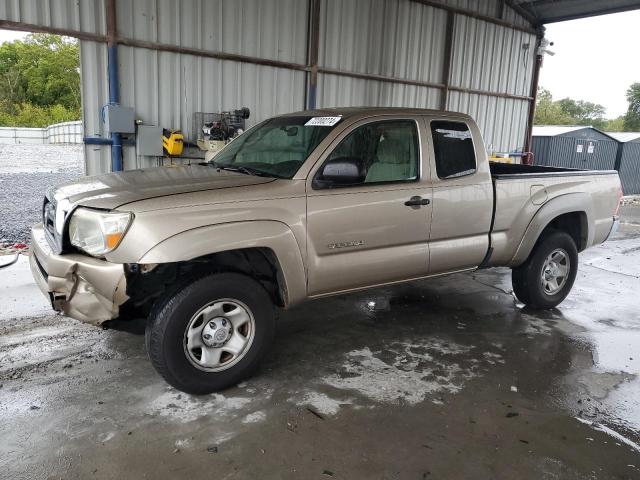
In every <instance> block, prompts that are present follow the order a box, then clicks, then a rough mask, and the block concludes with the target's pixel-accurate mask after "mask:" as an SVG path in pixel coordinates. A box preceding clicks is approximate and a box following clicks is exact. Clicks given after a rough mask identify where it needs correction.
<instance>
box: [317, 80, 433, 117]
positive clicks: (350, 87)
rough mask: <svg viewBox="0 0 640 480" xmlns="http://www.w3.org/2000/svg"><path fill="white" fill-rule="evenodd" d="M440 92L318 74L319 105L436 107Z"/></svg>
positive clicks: (426, 88)
mask: <svg viewBox="0 0 640 480" xmlns="http://www.w3.org/2000/svg"><path fill="white" fill-rule="evenodd" d="M441 95H442V92H441V90H440V89H437V88H428V87H421V86H414V85H403V84H399V83H390V82H380V81H377V80H365V79H360V78H351V77H343V76H338V75H330V74H319V75H318V102H317V103H318V105H317V106H318V107H319V108H323V107H335V106H341V107H361V106H379V107H417V108H433V109H435V108H438V105H439V103H440V96H441Z"/></svg>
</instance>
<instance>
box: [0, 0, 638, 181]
mask: <svg viewBox="0 0 640 480" xmlns="http://www.w3.org/2000/svg"><path fill="white" fill-rule="evenodd" d="M639 7H640V1H638V0H609V1H607V2H601V1H595V0H557V1H553V2H549V1H548V0H440V1H434V0H237V1H233V2H228V1H224V0H183V1H169V0H136V1H128V0H82V1H78V0H0V28H3V29H13V30H24V31H35V32H49V33H56V34H61V35H68V36H72V37H76V38H78V39H80V50H81V77H82V99H83V116H84V132H85V135H87V136H95V135H101V136H103V137H104V142H102V143H104V144H103V145H86V147H85V153H86V155H85V158H86V167H87V168H86V170H87V173H90V174H91V173H97V172H104V171H108V170H110V168H111V166H112V164H113V167H114V168H115V169H118V168H119V167H120V166H121V164H122V161H124V167H125V168H127V169H131V168H136V167H140V166H146V165H151V164H152V163H151V159H150V158H146V157H140V156H138V155H137V154H136V149H135V147H134V146H127V145H125V146H123V147H121V146H120V145H121V140H120V136H119V134H113V135H112V136H111V138H109V137H108V132H105V131H104V129H103V125H102V122H101V120H100V112H101V109H102V107H103V106H104V105H105V104H108V103H112V104H113V103H119V104H121V105H124V106H128V107H132V108H133V109H134V110H135V114H136V118H139V119H141V120H143V121H144V122H145V123H147V124H154V125H159V126H163V127H167V128H180V129H182V130H183V131H185V133H186V134H187V136H190V134H191V132H190V130H191V125H192V118H191V116H192V114H193V113H194V112H196V111H210V112H215V111H220V110H229V109H234V108H238V107H241V106H248V107H249V108H250V109H251V110H252V112H253V114H252V118H251V122H256V121H259V120H262V119H264V118H266V117H268V116H271V115H274V114H278V113H284V112H289V111H294V110H301V109H304V108H314V107H325V106H354V105H376V106H414V107H424V108H434V109H443V110H444V109H446V110H455V111H461V112H465V113H469V114H471V115H472V116H473V117H474V118H476V120H477V121H478V123H479V125H480V127H481V129H482V131H483V134H484V137H485V140H486V143H487V145H490V146H492V148H493V149H494V150H498V151H512V150H517V149H522V148H523V147H524V148H526V147H527V146H528V141H527V140H528V139H529V135H528V133H529V131H528V128H527V127H528V126H529V127H530V126H531V124H532V119H533V107H534V105H535V98H534V96H535V92H536V90H537V77H538V71H539V67H540V64H541V59H542V56H541V52H539V51H538V45H539V41H540V39H541V37H542V32H543V30H542V28H541V25H542V24H543V23H548V22H553V21H560V20H566V19H569V18H578V17H583V16H589V15H597V14H602V13H611V12H614V11H622V10H629V9H632V8H639ZM121 148H122V155H120V151H121V150H120V149H121Z"/></svg>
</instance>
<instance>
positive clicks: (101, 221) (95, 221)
mask: <svg viewBox="0 0 640 480" xmlns="http://www.w3.org/2000/svg"><path fill="white" fill-rule="evenodd" d="M132 218H133V215H132V214H131V213H128V212H126V213H125V212H103V211H100V210H90V209H88V208H77V209H76V211H75V212H73V215H72V216H71V220H70V221H69V240H70V241H71V245H73V246H75V247H78V248H79V249H81V250H84V251H85V252H87V253H88V254H89V255H104V254H105V253H109V252H110V251H112V250H113V249H114V248H116V247H117V246H118V244H119V243H120V240H122V237H124V234H125V232H126V231H127V228H129V224H130V223H131V219H132Z"/></svg>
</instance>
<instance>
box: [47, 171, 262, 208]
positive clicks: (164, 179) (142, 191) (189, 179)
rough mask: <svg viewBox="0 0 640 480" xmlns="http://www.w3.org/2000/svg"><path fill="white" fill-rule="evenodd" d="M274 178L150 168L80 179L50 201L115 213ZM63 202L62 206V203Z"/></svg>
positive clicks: (56, 190)
mask: <svg viewBox="0 0 640 480" xmlns="http://www.w3.org/2000/svg"><path fill="white" fill-rule="evenodd" d="M273 181H274V179H273V178H269V177H257V176H252V175H245V174H242V173H236V172H229V171H224V170H220V171H219V170H218V169H216V168H215V167H212V166H208V165H189V166H180V167H167V168H147V169H141V170H129V171H125V172H117V173H109V174H105V175H97V176H93V177H81V178H78V179H76V180H74V181H72V182H69V183H65V184H62V185H59V186H58V187H56V188H54V189H52V190H51V191H50V192H49V193H48V194H47V197H48V198H49V199H50V200H53V201H54V202H55V203H57V204H60V203H64V204H66V205H67V208H68V207H73V206H76V205H82V206H85V207H93V208H103V209H114V208H117V207H119V206H121V205H124V204H127V203H132V202H137V201H140V200H148V199H151V198H156V197H165V196H168V195H176V194H181V193H191V192H200V191H203V190H220V189H228V188H238V187H248V186H251V185H260V184H264V183H269V182H273ZM61 201H62V202H61Z"/></svg>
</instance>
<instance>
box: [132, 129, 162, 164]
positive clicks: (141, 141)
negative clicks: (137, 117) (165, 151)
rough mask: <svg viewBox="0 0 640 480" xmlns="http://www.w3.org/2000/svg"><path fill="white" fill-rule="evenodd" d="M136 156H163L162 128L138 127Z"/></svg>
mask: <svg viewBox="0 0 640 480" xmlns="http://www.w3.org/2000/svg"><path fill="white" fill-rule="evenodd" d="M136 154H137V155H140V156H145V157H161V156H162V127H156V126H155V125H138V133H137V135H136Z"/></svg>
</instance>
